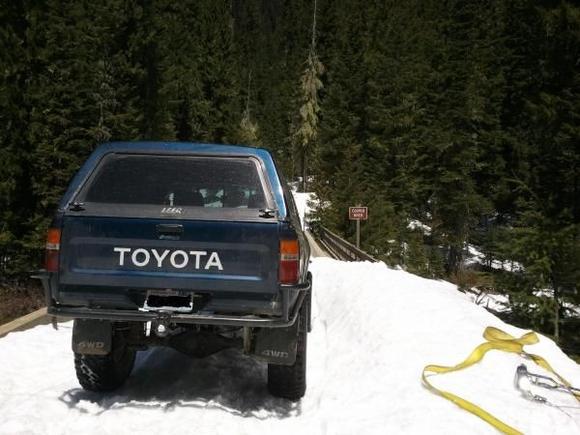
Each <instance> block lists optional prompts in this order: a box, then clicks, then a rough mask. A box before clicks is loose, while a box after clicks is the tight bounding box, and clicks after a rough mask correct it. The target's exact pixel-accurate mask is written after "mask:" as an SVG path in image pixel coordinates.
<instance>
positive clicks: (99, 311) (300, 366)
mask: <svg viewBox="0 0 580 435" xmlns="http://www.w3.org/2000/svg"><path fill="white" fill-rule="evenodd" d="M282 180H283V178H282V176H281V174H280V172H279V168H278V167H277V166H276V164H275V162H274V161H273V159H272V157H271V155H270V154H269V152H268V151H266V150H264V149H258V148H250V147H242V146H226V145H213V144H195V143H184V142H180V143H173V142H171V143H166V142H119V143H109V144H104V145H101V146H99V147H98V148H97V149H96V150H95V151H94V152H93V153H92V154H91V156H90V157H89V158H88V160H87V161H86V162H85V164H84V165H83V166H82V167H81V168H80V170H79V171H78V173H77V174H76V176H75V177H74V179H73V180H72V182H71V184H70V186H69V188H68V190H67V191H66V193H65V195H64V196H63V198H62V200H61V201H60V204H59V206H58V210H57V212H56V214H55V217H54V219H53V222H52V225H51V228H50V229H49V231H48V237H47V246H46V248H47V250H46V267H45V270H44V271H43V273H42V279H43V284H44V287H45V292H46V299H47V305H48V312H49V314H52V315H55V316H67V317H72V318H74V319H75V326H74V331H73V352H74V354H75V367H77V377H78V378H79V381H80V383H81V385H82V386H83V387H85V388H87V389H89V390H97V391H100V390H110V389H114V388H117V387H118V386H120V385H121V384H122V383H123V381H124V380H125V378H126V377H127V376H129V374H130V371H131V367H132V365H133V361H134V358H135V352H136V351H137V350H140V349H145V348H146V347H148V346H170V347H174V348H176V349H178V350H181V351H182V352H185V353H188V354H190V355H192V356H201V357H203V356H206V355H209V354H210V353H213V352H216V351H219V350H221V349H224V348H230V347H239V348H241V349H243V350H244V352H245V353H247V354H249V355H253V356H255V357H256V358H258V359H261V360H264V361H266V362H268V364H269V371H268V386H269V388H270V391H271V392H272V393H273V394H275V395H278V396H281V397H286V398H289V399H292V400H296V399H299V398H300V397H302V395H303V394H304V391H305V386H306V384H305V354H306V333H307V330H308V329H309V325H310V308H309V306H310V305H309V301H310V298H311V282H312V279H311V275H310V274H309V273H308V263H309V255H310V252H309V247H308V244H307V242H306V239H305V237H304V234H303V232H302V227H301V224H300V222H299V218H298V214H297V212H296V207H295V205H294V202H293V198H292V195H291V194H290V192H289V190H288V188H287V186H286V185H285V183H283V181H282ZM119 355H120V356H119ZM302 360H304V361H302ZM119 361H120V362H119ZM99 368H100V371H101V372H102V376H100V378H99V379H98V380H95V379H94V378H95V376H94V374H95V373H96V372H99ZM89 372H90V373H91V376H87V375H86V373H89ZM112 373H113V374H116V375H115V376H112V375H111V374H112Z"/></svg>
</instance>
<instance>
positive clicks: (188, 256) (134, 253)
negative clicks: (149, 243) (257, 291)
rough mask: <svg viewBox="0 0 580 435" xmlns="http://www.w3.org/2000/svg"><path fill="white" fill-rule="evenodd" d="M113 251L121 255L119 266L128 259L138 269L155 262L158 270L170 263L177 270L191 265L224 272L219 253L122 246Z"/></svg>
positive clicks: (197, 268)
mask: <svg viewBox="0 0 580 435" xmlns="http://www.w3.org/2000/svg"><path fill="white" fill-rule="evenodd" d="M113 251H114V252H117V253H119V266H124V265H125V262H126V260H127V259H128V260H129V261H130V262H131V263H132V264H133V266H136V267H146V266H148V265H149V263H150V262H151V261H153V262H154V264H155V265H156V266H157V267H158V268H161V267H163V265H164V264H167V263H169V264H170V265H171V266H173V267H174V268H176V269H183V268H185V267H187V266H188V265H190V263H191V265H192V267H193V268H194V269H195V270H199V269H201V268H202V265H203V269H205V270H209V269H210V268H212V267H216V268H217V269H218V270H224V268H223V266H222V262H221V260H220V257H219V255H218V253H217V252H207V251H182V250H176V251H170V250H169V249H165V250H163V251H161V250H157V249H145V248H137V249H133V248H124V247H121V246H118V247H114V248H113ZM206 257H207V258H206Z"/></svg>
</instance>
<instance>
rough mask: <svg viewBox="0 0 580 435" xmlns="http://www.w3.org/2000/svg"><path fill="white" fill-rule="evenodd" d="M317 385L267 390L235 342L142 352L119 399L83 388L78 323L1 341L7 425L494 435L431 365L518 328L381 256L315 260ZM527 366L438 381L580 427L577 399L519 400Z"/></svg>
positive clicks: (515, 414)
mask: <svg viewBox="0 0 580 435" xmlns="http://www.w3.org/2000/svg"><path fill="white" fill-rule="evenodd" d="M311 268H312V272H313V274H314V301H313V310H314V324H313V327H314V329H313V331H312V333H311V334H310V335H309V338H308V340H309V343H308V351H309V356H308V391H307V394H306V397H305V398H304V399H303V400H302V401H300V402H299V403H297V404H292V403H289V402H287V401H285V400H281V399H274V398H272V397H270V396H269V395H268V393H267V391H266V387H265V376H266V367H265V365H264V364H263V363H259V362H256V361H254V360H252V359H250V358H248V357H245V356H244V355H242V354H241V353H240V352H238V351H233V350H229V351H223V352H221V353H218V354H216V355H213V356H211V357H208V358H205V359H200V360H195V359H190V358H189V357H186V356H183V355H181V354H179V353H177V352H175V351H173V350H170V349H152V350H149V351H146V352H140V353H139V357H138V361H137V364H136V367H135V369H134V371H133V374H132V376H131V378H130V379H129V381H128V382H127V384H126V385H125V386H124V387H122V388H121V389H120V390H118V391H117V392H115V393H112V394H95V393H90V392H85V391H83V390H82V389H80V387H79V386H78V384H77V382H76V379H75V374H74V367H73V360H72V353H71V351H70V340H71V327H72V325H71V323H66V324H64V325H62V326H61V327H60V329H59V330H58V331H54V330H52V328H51V327H50V326H38V327H36V328H34V329H32V330H29V331H25V332H17V333H12V334H9V335H8V336H6V337H5V338H2V339H0V376H1V378H0V379H1V380H0V433H2V434H75V435H77V434H93V433H94V434H115V435H116V434H142V433H144V434H147V433H155V434H158V433H196V434H230V433H231V434H251V435H259V434H292V435H296V434H353V433H358V434H365V435H366V434H385V433H411V434H427V433H429V434H433V433H436V434H454V433H461V434H463V433H470V434H472V433H474V434H478V433H482V434H485V433H490V434H493V433H496V431H495V430H494V429H493V428H491V427H490V426H488V425H487V424H486V423H484V422H483V421H481V420H480V419H478V418H477V417H475V416H473V415H471V414H468V413H467V412H465V411H462V410H461V409H459V408H458V407H456V406H455V405H453V404H452V403H450V402H448V401H446V400H444V399H442V398H440V397H438V396H436V395H434V394H432V393H431V392H429V391H428V390H426V389H425V388H424V387H423V386H422V385H421V382H420V375H421V371H422V369H423V367H424V366H425V365H426V364H428V363H435V364H445V365H452V364H455V363H458V362H460V361H462V360H463V359H464V358H465V357H466V356H467V355H468V354H469V352H470V351H471V350H472V349H473V348H474V347H475V346H476V345H478V344H479V343H481V342H482V341H483V339H482V338H481V334H482V332H483V330H484V328H485V327H486V326H496V327H499V328H502V329H504V330H505V331H506V332H509V333H512V334H513V335H516V336H519V335H521V334H522V333H523V331H522V330H520V329H517V328H515V327H511V326H509V325H506V324H504V323H503V322H502V321H501V320H499V319H498V318H496V317H494V316H493V315H492V314H490V313H489V312H487V311H486V310H485V309H484V308H482V307H480V306H477V305H475V304H473V303H472V302H471V301H470V299H469V297H468V296H466V295H464V294H462V293H459V292H457V291H456V289H455V287H454V286H453V285H451V284H449V283H446V282H443V281H433V280H427V279H423V278H420V277H417V276H415V275H411V274H409V273H406V272H404V271H400V270H392V269H389V268H387V267H386V266H385V265H384V264H382V263H344V262H340V261H336V260H331V259H326V258H316V259H314V261H313V264H312V265H311ZM528 350H529V351H530V352H532V353H536V354H539V355H542V356H544V357H545V358H547V359H548V361H549V362H550V363H551V364H552V366H553V367H554V368H555V369H556V370H557V371H559V372H560V374H562V375H563V376H564V377H566V378H567V379H568V380H569V381H570V382H571V383H572V384H574V385H576V386H577V385H578V384H580V366H578V365H577V364H576V363H574V362H573V361H572V360H570V359H569V358H568V357H566V356H565V355H564V354H563V353H562V352H561V351H560V349H559V348H558V347H557V346H556V345H555V344H554V343H553V342H552V341H550V340H549V339H546V338H544V337H541V342H540V343H539V344H537V345H534V346H530V348H529V349H528ZM520 363H525V364H526V365H527V366H528V369H529V370H530V371H531V372H538V373H542V370H541V369H540V368H538V367H536V366H535V365H534V364H533V363H532V362H530V361H526V360H524V359H523V358H521V357H520V356H517V355H514V354H505V353H502V352H494V351H492V352H490V353H489V354H488V355H487V356H486V357H485V359H484V360H483V361H482V362H481V363H479V364H478V365H476V366H474V367H471V368H469V369H467V370H464V371H461V372H457V373H453V374H449V375H443V376H440V377H436V378H433V383H434V384H435V385H437V386H439V387H441V388H444V389H447V390H449V391H452V392H454V393H456V394H459V395H460V396H462V397H464V398H466V399H468V400H472V401H473V402H475V403H477V404H479V405H480V406H482V407H483V408H484V409H486V410H488V411H489V412H491V413H492V414H494V415H495V416H497V417H498V418H500V419H502V420H504V421H505V422H506V423H508V424H510V425H512V426H514V427H515V428H517V429H519V430H521V431H523V432H524V433H529V434H551V433H557V434H578V433H580V409H578V408H575V407H578V406H579V405H580V404H578V403H577V402H575V401H574V400H573V399H572V398H571V397H569V396H568V395H566V394H563V393H552V394H550V395H549V392H546V391H539V390H538V391H535V392H536V393H537V394H542V395H544V396H548V397H549V399H550V401H552V402H553V403H557V404H559V405H564V406H570V407H571V408H561V409H559V408H555V407H549V406H547V405H543V404H539V403H533V402H530V401H528V400H526V399H525V398H523V397H521V396H520V395H519V393H518V392H517V391H516V390H515V388H514V386H513V378H514V373H515V370H516V367H517V366H518V364H520Z"/></svg>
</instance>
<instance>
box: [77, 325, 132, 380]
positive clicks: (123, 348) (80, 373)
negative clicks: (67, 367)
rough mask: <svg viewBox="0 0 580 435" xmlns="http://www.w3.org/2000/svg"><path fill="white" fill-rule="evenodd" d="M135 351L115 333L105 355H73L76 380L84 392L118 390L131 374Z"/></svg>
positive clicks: (120, 335) (121, 336)
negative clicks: (109, 350)
mask: <svg viewBox="0 0 580 435" xmlns="http://www.w3.org/2000/svg"><path fill="white" fill-rule="evenodd" d="M135 353H136V351H135V349H131V348H129V347H128V346H127V344H126V342H125V339H124V337H123V335H122V334H120V333H119V332H117V331H115V333H114V336H113V348H112V350H111V352H110V353H109V354H107V355H83V354H80V353H75V371H76V373H77V379H78V381H79V383H80V384H81V386H82V387H83V388H84V389H85V390H89V391H111V390H115V389H117V388H119V387H120V386H121V385H123V383H124V382H125V380H127V378H128V377H129V375H130V374H131V370H133V365H134V364H135Z"/></svg>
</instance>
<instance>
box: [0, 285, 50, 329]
mask: <svg viewBox="0 0 580 435" xmlns="http://www.w3.org/2000/svg"><path fill="white" fill-rule="evenodd" d="M44 306H45V303H44V293H43V290H42V287H40V286H34V285H29V286H7V285H0V325H2V324H4V323H7V322H10V321H11V320H14V319H16V318H17V317H20V316H24V315H25V314H28V313H31V312H32V311H35V310H38V309H39V308H42V307H44Z"/></svg>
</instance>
